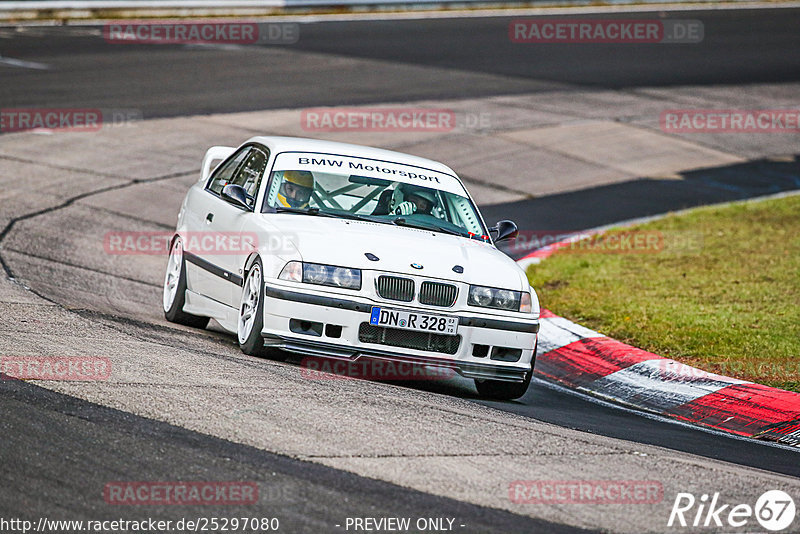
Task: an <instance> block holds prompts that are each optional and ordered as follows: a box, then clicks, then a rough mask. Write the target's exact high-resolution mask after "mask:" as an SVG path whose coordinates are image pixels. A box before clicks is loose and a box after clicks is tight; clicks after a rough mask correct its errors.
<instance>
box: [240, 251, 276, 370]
mask: <svg viewBox="0 0 800 534" xmlns="http://www.w3.org/2000/svg"><path fill="white" fill-rule="evenodd" d="M263 272H264V267H263V265H262V264H261V260H260V259H256V261H255V262H254V263H253V265H252V266H251V267H250V270H249V271H248V272H247V277H246V278H245V281H244V285H243V286H242V300H241V302H240V304H239V319H238V321H237V324H236V334H237V336H238V338H239V348H241V349H242V352H244V353H245V354H249V355H250V356H266V357H269V358H272V359H274V360H284V359H286V355H284V354H283V353H282V352H281V351H279V350H277V349H273V348H267V347H265V346H264V339H263V338H262V337H261V330H262V329H263V328H264V276H263Z"/></svg>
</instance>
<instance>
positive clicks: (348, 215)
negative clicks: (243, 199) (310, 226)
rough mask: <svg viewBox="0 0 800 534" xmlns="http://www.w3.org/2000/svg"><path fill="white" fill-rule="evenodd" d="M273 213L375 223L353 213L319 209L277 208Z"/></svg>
mask: <svg viewBox="0 0 800 534" xmlns="http://www.w3.org/2000/svg"><path fill="white" fill-rule="evenodd" d="M275 211H276V212H278V213H299V214H300V215H318V216H320V217H333V218H335V219H353V220H356V221H367V222H375V220H374V219H371V218H369V217H366V216H364V215H357V214H355V213H346V212H345V213H331V212H329V211H320V210H319V208H307V209H301V208H284V207H283V206H278V207H276V208H275Z"/></svg>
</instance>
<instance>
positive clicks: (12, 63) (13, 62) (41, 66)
mask: <svg viewBox="0 0 800 534" xmlns="http://www.w3.org/2000/svg"><path fill="white" fill-rule="evenodd" d="M0 65H8V66H9V67H20V68H22V69H34V70H50V65H48V64H46V63H37V62H36V61H25V60H22V59H14V58H13V57H3V56H0Z"/></svg>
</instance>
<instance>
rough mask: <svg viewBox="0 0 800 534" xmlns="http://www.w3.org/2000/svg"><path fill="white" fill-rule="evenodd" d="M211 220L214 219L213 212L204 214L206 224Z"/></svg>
mask: <svg viewBox="0 0 800 534" xmlns="http://www.w3.org/2000/svg"><path fill="white" fill-rule="evenodd" d="M213 220H214V214H213V213H209V214H208V215H206V224H209V223H211V221H213Z"/></svg>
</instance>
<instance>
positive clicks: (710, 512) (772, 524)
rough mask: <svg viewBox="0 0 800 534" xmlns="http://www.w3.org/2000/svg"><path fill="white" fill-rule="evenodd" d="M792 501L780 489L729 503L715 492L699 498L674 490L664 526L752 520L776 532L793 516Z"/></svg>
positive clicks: (735, 524)
mask: <svg viewBox="0 0 800 534" xmlns="http://www.w3.org/2000/svg"><path fill="white" fill-rule="evenodd" d="M795 512H796V509H795V504H794V500H793V499H792V498H791V496H789V494H788V493H786V492H785V491H781V490H769V491H767V492H765V493H764V494H763V495H761V496H760V497H759V498H758V500H756V504H755V506H750V505H749V504H735V505H734V504H730V503H726V502H724V500H723V499H721V498H720V495H719V493H714V495H712V496H709V495H706V494H703V495H701V496H700V498H699V499H697V498H695V496H694V495H692V494H691V493H678V495H677V496H676V497H675V502H674V503H673V505H672V512H671V513H670V514H669V521H667V526H668V527H672V526H676V527H733V528H742V527H749V528H748V532H750V531H752V528H753V527H754V526H755V525H754V524H753V519H755V520H756V521H757V522H758V523H759V524H760V525H761V527H763V528H765V529H767V530H769V531H773V532H777V531H780V530H784V529H786V528H788V527H789V526H790V525H791V524H792V522H793V521H794V517H795Z"/></svg>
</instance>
